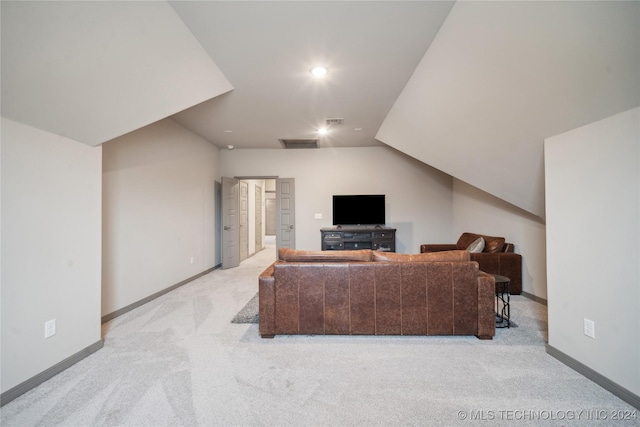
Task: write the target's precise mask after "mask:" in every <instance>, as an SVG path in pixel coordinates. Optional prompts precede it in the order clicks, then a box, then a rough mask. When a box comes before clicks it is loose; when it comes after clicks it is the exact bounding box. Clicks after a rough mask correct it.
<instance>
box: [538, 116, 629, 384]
mask: <svg viewBox="0 0 640 427" xmlns="http://www.w3.org/2000/svg"><path fill="white" fill-rule="evenodd" d="M639 141H640V109H638V108H636V109H634V110H630V111H627V112H625V113H622V114H618V115H616V116H613V117H610V118H607V119H604V120H601V121H598V122H595V123H592V124H590V125H587V126H584V127H581V128H578V129H575V130H573V131H570V132H567V133H565V134H562V135H558V136H555V137H552V138H548V139H547V140H546V142H545V167H546V183H547V185H546V187H547V188H546V194H547V268H548V293H549V345H550V346H551V347H553V348H555V349H557V350H559V351H560V352H562V353H564V354H566V355H568V356H570V357H572V358H573V359H576V360H577V361H579V362H581V363H582V364H584V365H586V366H588V367H589V368H591V369H593V370H594V371H596V372H598V373H599V374H601V375H603V376H605V377H606V378H608V379H610V380H611V381H613V382H614V383H616V384H618V385H620V386H622V387H624V388H626V389H627V390H629V391H631V392H632V393H635V394H636V395H640V271H639V267H638V266H639V265H640V262H639V261H640V243H639V242H640V229H639V222H640V221H639V219H640V158H639V156H640V150H639V144H640V142H639ZM585 318H587V319H590V320H593V321H594V322H595V339H592V338H589V337H587V336H585V335H584V334H583V319H585Z"/></svg>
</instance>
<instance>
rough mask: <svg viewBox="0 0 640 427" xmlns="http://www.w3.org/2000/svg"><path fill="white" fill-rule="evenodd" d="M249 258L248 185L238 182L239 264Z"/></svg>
mask: <svg viewBox="0 0 640 427" xmlns="http://www.w3.org/2000/svg"><path fill="white" fill-rule="evenodd" d="M248 257H249V184H247V183H246V182H245V181H240V262H242V261H244V260H245V259H247V258H248Z"/></svg>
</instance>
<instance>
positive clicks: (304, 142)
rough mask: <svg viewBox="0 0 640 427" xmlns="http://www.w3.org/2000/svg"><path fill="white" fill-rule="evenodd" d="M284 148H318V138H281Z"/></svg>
mask: <svg viewBox="0 0 640 427" xmlns="http://www.w3.org/2000/svg"><path fill="white" fill-rule="evenodd" d="M280 143H281V144H282V146H283V147H284V148H318V140H317V139H281V140H280Z"/></svg>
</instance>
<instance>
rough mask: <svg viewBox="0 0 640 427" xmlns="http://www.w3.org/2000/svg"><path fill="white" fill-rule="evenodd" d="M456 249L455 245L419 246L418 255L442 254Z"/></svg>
mask: <svg viewBox="0 0 640 427" xmlns="http://www.w3.org/2000/svg"><path fill="white" fill-rule="evenodd" d="M456 249H458V247H457V246H456V245H453V244H423V245H420V253H426V252H442V251H453V250H456Z"/></svg>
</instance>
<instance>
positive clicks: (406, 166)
mask: <svg viewBox="0 0 640 427" xmlns="http://www.w3.org/2000/svg"><path fill="white" fill-rule="evenodd" d="M220 164H221V173H222V174H223V175H224V176H229V177H233V176H278V177H280V178H295V192H296V193H295V194H296V204H295V209H296V247H297V248H299V249H307V250H319V249H320V247H321V245H320V229H321V228H323V227H331V226H332V195H333V194H385V195H386V215H387V226H389V227H395V228H397V229H398V231H397V235H396V251H397V252H400V253H417V252H419V251H420V244H421V243H428V242H438V241H448V240H450V238H451V226H452V194H451V189H452V183H451V177H450V176H448V175H446V174H444V173H442V172H440V171H437V170H435V169H433V168H431V167H430V166H427V165H425V164H424V163H422V162H419V161H417V160H415V159H413V158H411V157H408V156H406V155H404V154H402V153H400V152H398V151H396V150H394V149H392V148H389V147H363V148H339V149H335V148H331V149H329V148H327V149H317V150H283V149H275V150H239V149H235V150H233V151H229V150H222V151H221V162H220ZM316 213H320V214H322V217H323V218H322V219H314V215H315V214H316Z"/></svg>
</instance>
